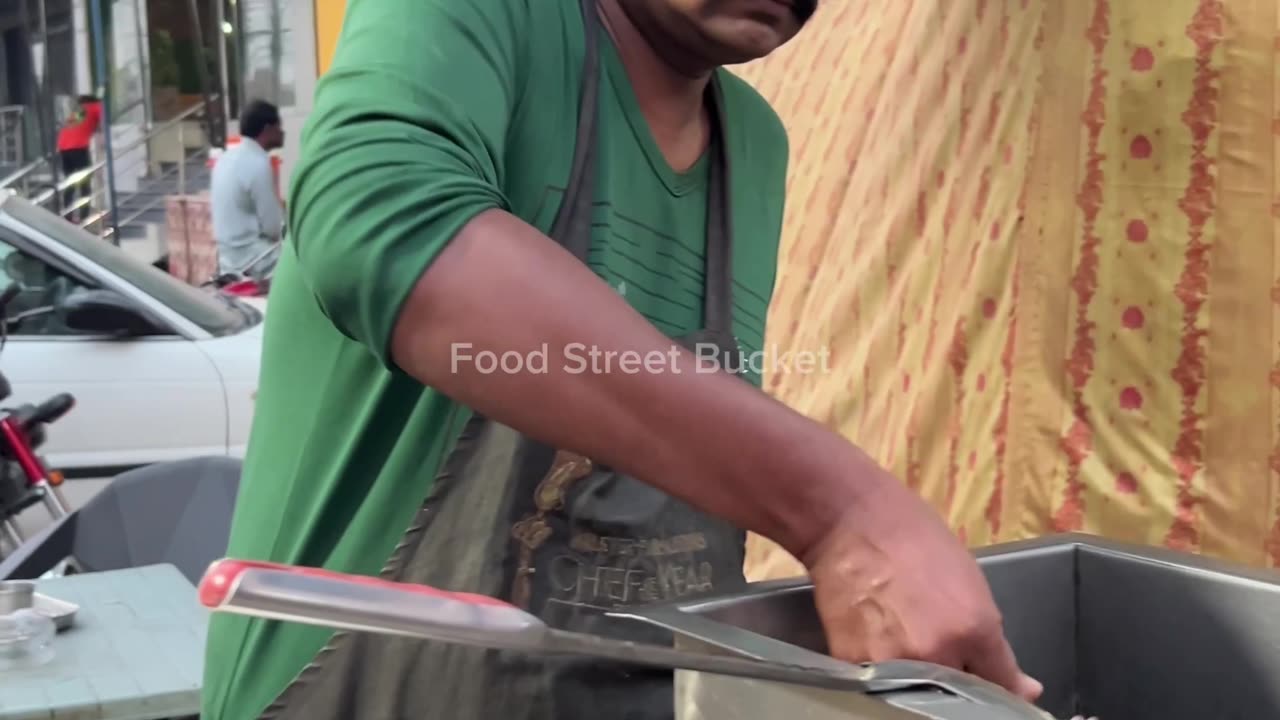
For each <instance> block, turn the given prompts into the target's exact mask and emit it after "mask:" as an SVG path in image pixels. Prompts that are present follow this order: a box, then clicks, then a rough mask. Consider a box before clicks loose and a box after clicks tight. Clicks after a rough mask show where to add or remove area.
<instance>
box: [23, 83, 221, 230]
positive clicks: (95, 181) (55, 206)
mask: <svg viewBox="0 0 1280 720" xmlns="http://www.w3.org/2000/svg"><path fill="white" fill-rule="evenodd" d="M205 110H206V104H205V103H203V102H200V103H196V104H195V105H192V106H191V107H189V108H187V109H185V110H183V111H182V112H180V113H178V114H177V115H175V116H174V117H173V118H171V119H169V120H166V121H164V122H162V123H160V124H158V125H154V126H152V127H150V128H148V129H147V130H146V132H144V133H143V135H142V137H140V138H138V139H137V140H135V141H133V142H131V143H129V144H128V145H126V146H125V147H123V148H119V149H116V148H113V150H114V152H113V155H115V157H114V158H113V162H112V163H111V167H112V169H113V170H114V171H115V172H116V173H120V172H127V171H130V170H133V169H135V168H137V166H138V165H139V164H141V163H147V164H150V163H151V153H150V152H144V153H134V151H135V150H137V149H139V148H142V147H144V146H145V147H147V148H148V149H149V148H150V144H151V142H152V141H153V140H154V139H155V138H156V137H157V136H158V135H160V134H162V133H166V132H168V131H170V130H175V129H176V133H177V146H178V149H179V150H178V156H179V157H178V160H177V163H176V164H177V167H176V168H173V169H170V170H166V171H164V172H162V173H159V174H158V175H151V176H150V177H149V178H148V181H149V182H151V183H159V182H163V181H165V180H167V179H168V178H170V177H172V176H173V175H174V173H176V174H177V178H178V194H179V195H185V194H186V192H187V164H188V163H189V162H191V160H192V159H193V158H195V157H198V156H199V155H201V154H202V153H205V152H207V147H199V148H196V149H195V150H188V149H187V145H186V130H185V128H186V123H187V122H188V121H190V120H192V119H196V118H203V116H204V114H205ZM122 158H123V159H125V162H124V164H121V162H120V160H121V159H122ZM52 162H53V161H52V159H51V158H40V159H39V160H35V161H33V162H31V163H28V164H27V165H25V166H24V167H22V168H21V169H19V170H17V171H15V172H13V173H10V174H9V175H8V176H6V177H4V178H3V179H0V190H3V189H5V188H13V189H15V190H18V189H21V191H22V194H24V195H26V194H28V191H30V190H31V189H32V187H33V185H34V187H35V188H37V189H38V190H39V191H38V192H37V194H36V195H35V196H34V197H32V198H31V201H32V202H34V203H36V204H37V205H42V206H45V207H46V208H47V209H50V210H52V211H54V212H56V213H58V214H59V215H61V216H62V217H63V218H66V219H67V220H69V221H71V222H75V223H76V224H78V225H80V226H81V227H83V228H85V229H86V230H94V229H96V232H97V234H98V235H100V236H101V237H103V238H110V237H111V236H112V233H113V228H112V227H111V223H109V222H107V220H108V219H109V218H110V216H111V208H110V207H108V206H109V204H110V198H105V200H106V202H102V200H104V196H105V195H106V194H107V188H106V185H107V183H106V182H105V181H104V180H105V177H104V176H105V173H106V168H107V160H106V159H105V158H104V159H101V160H98V161H97V162H95V163H93V164H92V165H90V166H89V167H87V168H85V169H83V170H79V171H77V172H74V173H72V174H71V175H68V176H67V177H65V178H62V180H61V181H60V182H59V183H57V184H56V185H54V184H52V183H50V182H47V181H45V182H34V183H33V179H35V178H37V177H38V175H39V174H40V173H39V171H40V170H41V169H42V168H43V169H48V170H52ZM49 174H50V176H52V172H50V173H49ZM86 185H87V186H88V187H87V190H88V192H85V189H86V188H85V187H84V186H86ZM71 190H74V192H73V193H71V194H70V195H68V191H71ZM67 197H71V198H74V199H73V200H72V202H70V203H66V202H64V199H65V198H67ZM116 201H117V203H118V202H119V198H117V199H116ZM163 202H164V198H163V197H159V198H155V199H152V200H151V201H150V202H148V203H147V204H146V205H145V206H143V207H142V208H138V209H135V210H134V211H133V212H131V213H130V214H129V215H128V216H126V217H122V218H118V219H117V223H116V226H117V227H119V226H125V225H128V224H129V223H131V222H133V221H134V220H137V219H138V218H139V217H141V216H142V215H144V214H145V213H147V212H148V211H150V210H152V209H154V208H155V207H157V206H159V205H160V204H161V203H163ZM51 203H52V206H51ZM77 215H78V216H79V217H78V218H76V216H77Z"/></svg>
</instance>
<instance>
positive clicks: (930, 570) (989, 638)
mask: <svg viewBox="0 0 1280 720" xmlns="http://www.w3.org/2000/svg"><path fill="white" fill-rule="evenodd" d="M864 500H870V501H869V502H865V503H863V504H859V505H857V506H854V507H852V508H850V510H849V512H848V514H847V516H846V518H845V519H843V520H842V521H840V522H839V523H837V524H836V525H835V526H833V527H832V529H831V530H830V531H829V532H828V533H827V536H826V537H825V538H823V539H822V540H821V541H820V542H819V543H817V544H816V545H815V546H814V547H813V550H812V551H811V552H810V553H809V554H808V556H807V557H805V558H804V560H805V564H806V565H807V566H808V568H809V573H810V575H811V577H812V579H813V582H814V593H815V600H816V602H817V606H818V612H819V614H820V615H821V617H822V622H823V625H824V626H825V628H826V631H827V637H828V642H829V645H830V648H831V654H832V655H833V656H835V657H837V658H840V659H842V660H847V661H850V662H866V661H873V662H876V661H885V660H892V659H913V660H923V661H927V662H932V663H937V664H939V665H946V666H949V667H954V668H958V669H961V670H965V671H967V672H970V673H973V674H974V675H978V676H980V677H983V678H985V679H987V680H990V681H991V682H994V683H996V684H998V685H1001V686H1003V687H1005V688H1006V689H1008V690H1009V691H1010V692H1013V693H1014V694H1016V695H1018V696H1020V697H1022V698H1024V699H1026V700H1028V701H1034V700H1035V699H1036V698H1038V697H1039V696H1040V692H1041V691H1042V689H1043V688H1042V687H1041V685H1040V683H1039V682H1037V681H1036V680H1034V679H1032V678H1031V677H1029V676H1028V675H1026V674H1024V673H1023V672H1022V671H1021V670H1020V669H1019V667H1018V662H1017V660H1016V659H1015V658H1014V655H1013V650H1012V649H1011V648H1010V647H1009V643H1008V641H1007V640H1006V639H1005V637H1004V631H1003V627H1002V624H1001V619H1000V612H999V610H997V609H996V606H995V602H994V600H993V599H992V597H991V591H990V589H989V588H988V586H987V583H986V580H985V578H983V576H982V572H981V571H980V570H979V569H978V565H977V562H976V561H975V560H974V558H973V556H972V555H970V554H969V552H968V551H967V550H966V549H965V547H964V546H963V545H962V544H961V543H960V542H959V540H958V539H957V538H956V537H955V536H954V535H953V534H952V533H951V531H950V530H949V529H948V528H947V527H946V526H945V525H944V524H943V523H942V521H941V520H940V519H939V518H938V516H937V515H936V514H935V513H934V512H933V510H932V509H931V508H930V507H929V506H928V505H926V504H925V503H924V502H923V501H922V500H920V499H919V498H918V497H917V496H915V495H914V494H913V493H911V492H910V491H909V490H907V489H906V488H904V487H902V486H901V485H900V484H899V483H898V482H897V481H896V480H895V479H894V478H892V477H890V476H888V474H887V473H886V474H885V476H884V478H883V482H882V483H881V488H880V490H879V491H878V492H877V493H875V495H874V496H873V497H866V498H864Z"/></svg>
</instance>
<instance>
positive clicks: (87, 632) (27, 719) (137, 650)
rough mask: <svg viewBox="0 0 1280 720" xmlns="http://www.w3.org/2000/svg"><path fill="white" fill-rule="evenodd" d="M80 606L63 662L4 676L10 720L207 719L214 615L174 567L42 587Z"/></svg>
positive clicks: (5, 718) (1, 688)
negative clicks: (203, 691) (206, 675)
mask: <svg viewBox="0 0 1280 720" xmlns="http://www.w3.org/2000/svg"><path fill="white" fill-rule="evenodd" d="M37 592H40V593H42V594H45V595H49V596H50V597H55V598H58V599H59V600H67V601H69V602H73V603H76V604H77V605H79V606H80V612H79V613H77V615H76V618H75V625H73V626H72V627H70V628H68V629H67V630H65V631H63V632H61V633H59V634H58V637H57V639H56V640H55V642H54V651H55V652H56V653H57V654H56V656H55V657H54V659H53V661H52V662H50V663H48V664H46V665H43V666H41V667H38V668H31V669H26V670H19V671H16V672H14V671H10V672H5V673H3V674H0V720H36V719H37V718H39V720H159V719H160V718H177V717H183V716H190V715H197V714H199V712H200V685H201V679H202V675H203V671H204V670H203V668H204V641H205V630H206V624H207V622H208V611H206V610H205V609H204V608H202V607H201V606H200V605H199V604H198V603H197V601H196V592H195V588H194V587H192V586H191V583H190V582H188V581H187V579H186V578H185V577H184V576H183V575H182V574H181V573H180V572H178V570H177V568H175V567H174V566H172V565H149V566H146V567H140V568H130V569H128V570H114V571H110V572H100V573H86V574H83V575H71V576H68V577H64V578H51V579H48V580H41V581H40V583H39V586H38V588H37Z"/></svg>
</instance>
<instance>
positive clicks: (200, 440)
mask: <svg viewBox="0 0 1280 720" xmlns="http://www.w3.org/2000/svg"><path fill="white" fill-rule="evenodd" d="M10 283H16V284H17V286H18V288H19V292H18V294H17V296H16V297H15V298H14V300H13V302H12V304H11V305H10V308H9V314H10V321H9V323H8V328H7V329H8V343H7V346H6V348H5V351H4V355H3V368H4V373H5V375H7V376H8V378H9V381H10V383H11V384H12V387H13V397H12V399H11V402H13V403H15V404H23V403H35V402H37V401H38V400H40V399H43V398H44V397H46V396H48V395H51V394H53V393H57V392H64V391H65V392H70V393H71V394H73V395H74V396H75V398H76V401H77V406H76V412H74V413H71V414H70V415H68V416H67V417H66V418H65V419H64V420H63V421H61V422H59V423H58V424H57V426H56V427H54V428H51V429H50V431H49V437H48V443H47V445H46V447H45V451H46V453H47V456H48V458H49V460H50V461H51V462H52V464H53V466H54V467H57V468H59V469H60V470H62V471H63V472H64V473H65V474H66V475H67V476H68V477H76V476H81V477H109V476H113V475H116V474H118V473H120V472H122V471H124V470H126V469H128V468H131V467H137V466H140V465H146V464H150V463H154V462H161V461H167V460H178V459H183V458H189V457H196V456H209V455H231V456H233V457H241V456H243V453H244V447H245V443H246V442H247V439H248V434H249V424H250V421H251V419H252V416H253V398H254V394H255V391H256V389H257V381H258V360H259V357H260V354H261V342H262V319H263V308H264V307H265V303H259V304H258V307H254V306H252V305H250V304H249V303H246V302H243V301H242V300H240V299H237V298H233V297H230V296H227V295H226V294H223V293H217V292H211V291H208V290H204V289H201V288H196V287H192V286H190V285H188V284H186V283H184V282H182V281H180V280H178V279H177V278H174V277H172V276H170V275H168V274H167V273H164V272H162V271H160V270H158V269H157V268H155V267H153V266H151V265H149V264H147V263H144V262H141V261H139V260H137V259H135V258H133V257H132V256H130V255H129V254H128V253H126V252H124V251H122V250H120V249H119V248H116V247H114V246H113V245H111V244H110V243H107V242H104V241H103V240H101V239H100V238H97V237H94V236H93V235H90V234H88V233H86V232H85V231H83V230H81V229H80V228H78V227H76V226H74V225H72V224H71V223H67V222H66V221H64V220H62V219H60V218H58V217H57V216H56V215H54V214H52V213H49V212H47V211H45V210H43V209H41V208H39V207H37V206H35V205H33V204H31V203H29V202H27V201H26V200H23V199H22V198H19V197H16V196H13V195H9V196H7V197H3V198H0V287H6V286H8V285H9V284H10Z"/></svg>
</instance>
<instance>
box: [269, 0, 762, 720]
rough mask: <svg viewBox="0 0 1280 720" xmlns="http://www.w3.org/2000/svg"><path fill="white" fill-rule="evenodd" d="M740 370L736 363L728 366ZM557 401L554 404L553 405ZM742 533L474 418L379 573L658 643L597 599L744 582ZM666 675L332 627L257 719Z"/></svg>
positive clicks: (579, 189)
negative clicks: (325, 641)
mask: <svg viewBox="0 0 1280 720" xmlns="http://www.w3.org/2000/svg"><path fill="white" fill-rule="evenodd" d="M582 4H583V11H584V23H585V26H586V53H585V59H584V69H583V86H582V97H581V107H580V112H579V119H578V126H579V127H578V136H577V145H576V148H575V151H574V159H573V165H572V168H573V169H572V172H571V175H570V182H569V184H568V188H567V190H566V192H565V195H564V200H563V202H562V205H561V207H560V209H559V212H558V214H557V217H556V219H555V222H554V224H553V226H552V230H551V232H550V235H551V237H552V238H554V239H555V240H556V241H557V242H559V243H561V244H562V245H563V246H564V247H566V248H568V249H569V250H571V251H572V252H573V253H574V254H575V255H576V256H577V257H578V258H579V259H580V260H582V261H583V262H584V263H585V262H586V257H587V251H588V250H589V249H590V245H591V223H592V200H593V197H592V195H593V193H592V189H593V188H594V187H595V145H596V143H595V138H596V124H597V123H596V116H597V105H598V103H597V98H598V90H597V86H598V83H599V75H600V62H599V51H598V43H599V40H600V32H601V30H600V26H599V20H598V18H597V16H596V8H595V2H594V0H582ZM719 92H720V91H719V87H718V86H715V91H714V93H713V94H714V95H715V98H714V100H715V103H714V107H715V112H714V113H713V115H714V117H715V122H714V123H713V127H714V128H715V131H714V133H713V141H712V150H713V152H714V153H715V158H714V160H715V161H714V162H713V163H712V169H711V173H710V187H709V189H708V198H709V199H708V208H707V210H708V212H707V238H706V242H707V247H706V267H707V270H706V288H705V298H706V299H705V302H704V310H703V315H704V322H705V326H706V327H705V329H704V330H701V331H699V332H698V333H695V334H694V335H692V336H689V337H684V338H680V340H679V341H680V342H681V343H682V344H684V345H686V346H689V347H692V346H693V345H694V343H698V344H700V346H701V347H709V345H707V344H708V343H716V344H717V346H718V347H719V348H720V351H721V352H722V353H723V355H722V357H724V358H725V359H726V360H727V361H734V360H735V358H734V357H733V353H736V352H738V349H737V343H736V341H735V340H734V338H733V335H732V325H731V322H732V317H731V309H732V297H731V287H732V278H731V262H730V227H729V212H728V209H729V208H728V202H727V198H728V187H727V179H728V168H727V167H726V157H725V152H724V141H723V138H724V133H723V127H722V121H723V118H722V114H721V111H720V108H721V107H722V103H721V102H720V100H719V97H718V95H719ZM725 366H726V367H728V368H737V367H741V363H740V362H733V364H726V365H725ZM553 412H554V411H553ZM744 544H745V534H744V533H743V532H742V531H741V530H738V529H737V528H735V527H733V526H732V525H730V524H728V523H726V522H723V521H721V520H719V519H716V518H713V517H710V516H708V515H705V514H703V513H701V512H699V511H697V510H695V509H693V508H692V507H690V506H689V505H687V504H685V503H683V502H681V501H680V500H677V499H675V498H672V497H670V496H668V495H666V494H664V493H662V492H660V491H658V490H656V489H654V488H652V487H650V486H648V485H645V484H644V483H641V482H639V481H638V480H636V479H634V478H631V477H628V476H625V475H622V474H619V473H616V472H614V471H613V470H612V469H610V468H609V467H606V466H605V465H602V464H600V463H597V462H594V461H592V460H591V459H589V458H586V457H583V456H581V455H577V454H574V453H571V452H565V451H558V450H556V449H554V448H551V447H547V446H545V445H542V444H539V443H537V442H534V441H532V440H530V439H529V438H527V437H524V436H523V435H521V434H519V433H517V432H516V431H515V430H512V429H511V428H509V427H506V426H503V425H501V424H499V423H496V422H493V421H491V420H488V419H486V418H484V417H481V416H479V415H476V416H474V417H472V418H471V420H470V422H468V423H467V425H466V426H465V428H464V429H463V431H462V433H461V436H460V437H459V438H458V440H457V442H456V445H455V446H454V448H453V450H452V452H451V453H450V455H449V456H448V457H447V458H446V460H445V462H444V465H443V467H442V470H441V472H440V474H439V475H438V477H437V478H436V480H435V483H434V484H433V485H432V488H431V491H430V493H429V496H428V497H427V498H426V500H425V502H424V503H423V504H422V507H421V509H420V510H419V512H418V514H417V516H416V518H415V519H414V521H413V524H412V525H411V526H410V527H409V529H408V530H407V531H406V532H405V534H404V537H403V539H402V540H401V542H400V543H399V545H398V546H397V547H396V549H395V551H394V553H393V555H392V557H391V559H390V560H389V561H388V563H387V565H386V567H385V569H384V570H383V572H382V575H381V576H382V577H384V578H388V579H392V580H398V581H402V582H415V583H423V584H427V585H434V586H437V587H441V588H445V589H450V590H459V591H467V592H473V593H481V594H485V595H489V596H493V597H500V598H504V599H507V600H509V601H511V602H513V603H514V604H516V605H519V606H520V607H522V608H525V609H527V610H529V611H531V612H533V613H535V614H537V615H538V616H540V617H542V618H543V619H544V620H545V621H546V622H547V623H548V624H550V625H552V626H554V627H557V628H562V629H569V630H577V631H580V632H588V633H594V634H597V635H605V636H612V637H617V638H622V639H629V640H635V641H642V642H651V643H660V644H670V642H671V638H670V636H669V635H668V634H666V633H664V632H662V631H660V630H657V629H651V628H648V627H644V626H639V625H636V624H633V623H628V622H626V621H621V620H616V619H612V618H608V617H605V616H604V612H605V611H607V610H609V609H614V608H621V607H626V606H629V605H636V604H644V603H650V602H658V601H667V600H673V599H676V598H687V597H690V596H693V595H696V594H704V593H708V592H710V591H713V590H714V591H716V592H732V591H734V590H737V589H740V588H742V587H743V583H744V581H743V577H742V562H743V552H744ZM672 706H673V689H672V674H671V673H670V672H666V671H655V670H650V669H643V668H635V667H630V666H623V665H618V664H610V663H602V662H599V661H595V660H581V659H575V658H548V657H543V656H536V655H528V654H520V653H511V652H499V651H491V650H483V649H478V648H471V647H461V646H450V645H446V644H441V643H429V642H423V641H420V640H413V639H406V638H396V637H390V636H382V635H373V634H365V633H351V632H343V633H338V634H337V635H335V636H334V638H333V640H332V641H331V642H330V643H329V644H328V645H327V646H326V647H325V648H324V649H323V650H321V651H320V653H319V654H318V655H317V656H316V659H315V660H314V661H313V662H312V663H311V664H310V665H309V666H307V668H306V669H304V670H303V671H302V673H301V674H300V675H299V676H298V678H297V679H296V680H295V681H294V682H293V683H292V684H291V685H290V686H289V687H288V688H286V689H285V691H284V692H283V693H282V694H281V695H280V697H279V698H278V699H277V700H276V701H275V702H274V703H273V704H272V705H271V706H270V707H269V708H267V710H266V712H265V713H264V714H263V715H262V716H261V718H262V720H454V719H457V720H669V719H670V718H672V717H673V716H674V712H673V707H672Z"/></svg>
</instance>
